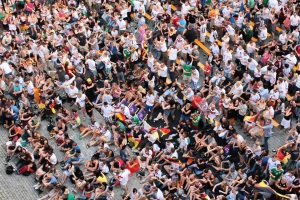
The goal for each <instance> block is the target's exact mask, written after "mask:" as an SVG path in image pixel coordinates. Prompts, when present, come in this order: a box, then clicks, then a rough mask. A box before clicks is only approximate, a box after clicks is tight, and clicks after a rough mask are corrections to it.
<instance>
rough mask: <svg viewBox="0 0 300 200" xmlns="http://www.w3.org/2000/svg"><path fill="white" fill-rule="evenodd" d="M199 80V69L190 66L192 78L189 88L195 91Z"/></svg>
mask: <svg viewBox="0 0 300 200" xmlns="http://www.w3.org/2000/svg"><path fill="white" fill-rule="evenodd" d="M198 82H199V71H198V70H197V69H196V67H192V80H191V89H192V90H194V91H196V90H197V89H198Z"/></svg>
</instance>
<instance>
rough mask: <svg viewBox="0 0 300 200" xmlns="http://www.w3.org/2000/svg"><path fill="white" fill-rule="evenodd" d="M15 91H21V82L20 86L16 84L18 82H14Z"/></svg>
mask: <svg viewBox="0 0 300 200" xmlns="http://www.w3.org/2000/svg"><path fill="white" fill-rule="evenodd" d="M13 87H14V91H15V92H19V91H20V90H21V89H22V85H21V84H19V85H18V86H16V84H14V86H13Z"/></svg>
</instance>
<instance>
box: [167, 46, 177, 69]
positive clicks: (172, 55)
mask: <svg viewBox="0 0 300 200" xmlns="http://www.w3.org/2000/svg"><path fill="white" fill-rule="evenodd" d="M168 51H169V60H168V66H169V67H170V66H172V65H173V63H175V62H176V59H177V54H178V52H179V51H178V50H177V49H176V48H175V46H171V47H170V48H169V49H168Z"/></svg>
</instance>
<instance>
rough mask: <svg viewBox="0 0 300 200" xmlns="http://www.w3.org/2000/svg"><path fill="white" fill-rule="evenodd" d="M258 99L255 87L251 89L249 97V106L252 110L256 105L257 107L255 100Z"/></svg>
mask: <svg viewBox="0 0 300 200" xmlns="http://www.w3.org/2000/svg"><path fill="white" fill-rule="evenodd" d="M258 100H260V96H259V94H258V93H257V90H256V89H253V91H252V93H251V96H250V99H249V108H250V109H253V110H254V111H256V107H257V101H258Z"/></svg>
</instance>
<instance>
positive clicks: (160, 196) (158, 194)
mask: <svg viewBox="0 0 300 200" xmlns="http://www.w3.org/2000/svg"><path fill="white" fill-rule="evenodd" d="M156 199H158V200H164V199H165V197H164V194H163V193H162V191H161V190H160V189H158V188H157V192H156Z"/></svg>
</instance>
